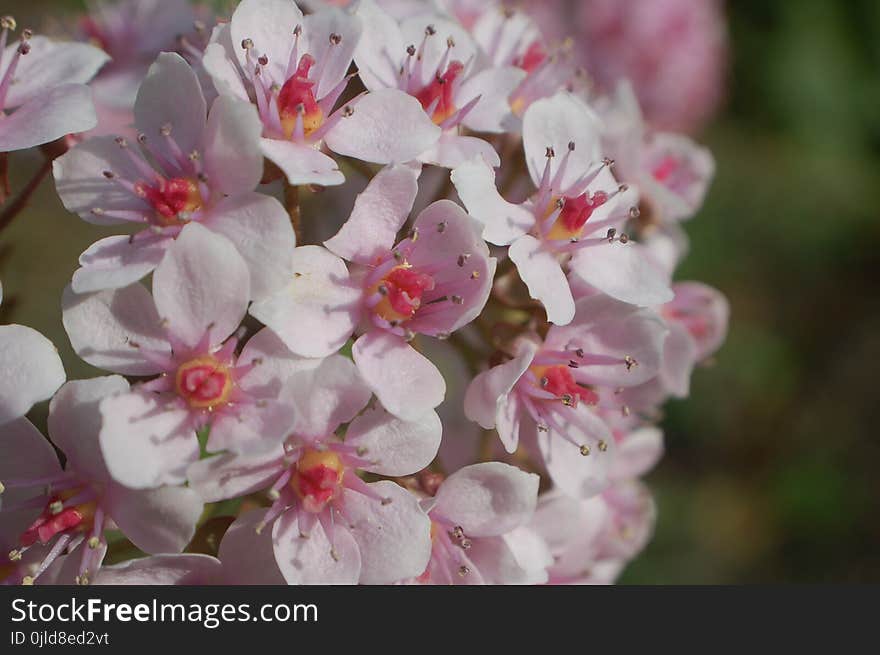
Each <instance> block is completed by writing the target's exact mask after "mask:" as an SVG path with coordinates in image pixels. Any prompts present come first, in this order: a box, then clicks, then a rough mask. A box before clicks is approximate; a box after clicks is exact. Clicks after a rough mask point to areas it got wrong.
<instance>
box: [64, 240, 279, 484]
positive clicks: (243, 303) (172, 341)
mask: <svg viewBox="0 0 880 655" xmlns="http://www.w3.org/2000/svg"><path fill="white" fill-rule="evenodd" d="M248 289H249V279H248V272H247V266H246V265H245V262H244V260H243V259H242V258H241V257H240V256H239V255H238V253H237V252H236V250H235V247H234V246H233V245H232V243H231V242H230V241H229V240H228V239H226V238H225V237H223V236H220V235H218V234H214V233H212V232H210V231H209V230H207V229H206V228H204V227H202V226H201V225H199V224H197V223H192V224H190V225H188V226H186V227H185V228H184V229H183V231H182V232H181V234H180V236H179V237H178V238H177V240H176V241H175V242H174V244H172V245H171V247H170V248H169V249H168V252H167V254H166V256H165V259H163V260H162V263H161V264H160V265H159V266H158V267H157V268H156V271H155V272H154V274H153V296H152V297H150V294H149V293H148V292H147V290H146V289H145V288H144V287H143V286H141V285H140V284H138V283H135V284H132V285H130V286H127V287H124V288H122V289H114V290H108V291H101V292H95V293H91V294H84V295H78V294H75V293H73V291H72V290H71V289H70V288H69V287H68V289H67V291H66V292H65V295H64V299H63V319H64V327H65V329H66V330H67V334H68V336H69V337H70V341H71V344H72V345H73V348H74V350H75V351H76V352H77V354H79V355H80V356H81V357H82V358H83V359H85V360H86V361H87V362H89V363H90V364H92V365H94V366H97V367H99V368H103V369H106V370H109V371H114V372H116V373H122V374H125V375H137V376H158V377H154V378H153V379H151V380H149V381H146V382H142V383H139V384H138V385H136V386H135V387H134V388H132V390H131V391H130V392H128V393H123V394H118V395H115V396H112V397H109V398H106V399H105V400H104V401H103V402H102V403H101V413H102V415H103V417H104V427H103V428H102V430H101V447H102V449H103V453H104V456H105V458H106V460H107V466H108V468H109V469H110V472H111V473H112V474H113V476H114V478H115V479H117V480H118V481H119V482H121V483H123V484H126V485H128V486H130V487H134V488H149V487H155V486H158V485H161V484H178V483H181V482H183V481H184V480H185V479H186V467H187V466H188V465H189V464H190V463H191V462H194V461H196V460H197V459H198V458H199V444H198V441H197V440H196V436H195V432H196V431H197V430H199V429H201V428H203V427H208V426H210V437H209V438H208V442H207V448H208V450H209V451H221V450H226V449H232V450H236V451H240V450H243V449H250V450H257V451H263V452H265V451H266V450H267V449H269V448H272V447H274V446H277V445H278V444H279V443H281V441H282V440H283V439H284V436H285V435H286V432H287V429H288V427H289V426H290V425H291V423H292V420H293V417H292V413H293V412H292V409H291V408H290V407H289V406H288V405H286V404H283V403H280V402H278V401H277V400H276V398H277V394H278V390H277V389H272V388H267V387H265V386H263V385H261V384H260V383H259V381H258V379H257V378H256V377H252V373H253V372H254V371H255V370H256V369H259V368H260V366H261V365H264V364H265V365H267V366H271V362H265V361H264V360H262V358H260V357H257V356H255V355H252V354H250V353H249V350H248V347H247V346H245V348H244V350H242V352H241V354H240V355H238V356H236V348H237V346H238V339H237V338H236V337H231V338H229V337H230V335H231V334H232V333H233V332H235V331H236V329H237V328H238V326H239V323H240V322H241V319H242V318H243V317H244V315H245V311H246V309H247V303H248ZM123 435H124V436H123Z"/></svg>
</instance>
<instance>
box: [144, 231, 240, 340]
mask: <svg viewBox="0 0 880 655" xmlns="http://www.w3.org/2000/svg"><path fill="white" fill-rule="evenodd" d="M250 286H251V283H250V274H249V273H248V269H247V264H246V263H245V261H244V259H242V257H241V255H239V254H238V251H237V250H236V249H235V245H233V243H232V242H231V241H230V240H229V239H227V238H226V237H224V236H222V235H220V234H217V233H215V232H212V231H210V230H209V229H207V228H206V227H204V226H202V225H199V224H198V223H190V224H189V225H187V226H186V227H185V228H183V231H182V232H181V233H180V236H178V237H177V240H176V241H175V242H174V243H173V244H172V245H171V247H170V248H168V251H167V253H166V255H165V259H163V260H162V263H161V264H159V266H158V267H157V268H156V271H155V272H154V273H153V298H154V299H155V302H156V310H157V311H158V312H159V316H160V317H161V318H162V320H165V321H168V329H169V330H170V331H171V332H172V333H173V334H174V335H175V336H176V337H177V338H178V339H180V340H181V341H183V342H184V343H186V344H187V345H189V346H195V345H196V344H197V343H198V342H199V341H200V340H201V339H202V337H203V336H204V335H205V333H206V332H208V331H209V330H210V332H211V339H212V340H211V344H212V345H217V344H219V343H221V342H222V341H223V340H224V339H226V337H228V336H229V335H230V334H232V333H233V332H234V331H235V329H236V328H237V327H238V326H239V324H240V323H241V319H242V318H244V315H245V312H246V311H247V306H248V296H249V295H250Z"/></svg>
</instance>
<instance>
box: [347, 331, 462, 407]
mask: <svg viewBox="0 0 880 655" xmlns="http://www.w3.org/2000/svg"><path fill="white" fill-rule="evenodd" d="M352 356H353V357H354V362H355V364H357V367H358V370H359V371H360V373H361V375H362V376H363V378H364V381H365V382H366V383H367V386H369V387H370V389H372V391H373V393H375V394H376V396H377V397H378V398H379V401H380V402H381V403H382V405H383V406H384V407H385V409H387V410H388V411H389V412H391V413H392V414H394V415H395V416H397V417H399V418H402V419H406V420H416V419H418V418H420V417H422V416H424V415H425V414H427V413H428V412H429V411H431V410H432V409H434V408H435V407H436V406H437V405H439V404H440V403H441V402H443V397H444V395H445V394H446V383H445V382H444V380H443V376H442V375H440V372H439V371H438V370H437V368H436V367H435V366H434V365H433V364H432V363H431V362H430V361H429V360H428V359H427V358H426V357H425V356H424V355H422V354H421V353H419V352H417V351H416V350H415V349H413V348H412V346H410V345H409V344H408V343H406V342H405V341H404V340H403V339H401V338H400V337H397V336H395V335H393V334H389V333H388V332H385V331H384V330H371V331H370V332H367V333H366V334H364V335H362V336H361V337H360V338H359V339H358V340H357V341H355V343H354V347H353V348H352Z"/></svg>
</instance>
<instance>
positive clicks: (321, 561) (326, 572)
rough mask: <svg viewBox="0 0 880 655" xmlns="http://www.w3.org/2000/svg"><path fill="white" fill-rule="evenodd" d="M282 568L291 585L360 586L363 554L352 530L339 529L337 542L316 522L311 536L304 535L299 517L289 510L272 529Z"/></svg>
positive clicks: (277, 556)
mask: <svg viewBox="0 0 880 655" xmlns="http://www.w3.org/2000/svg"><path fill="white" fill-rule="evenodd" d="M272 543H273V545H274V549H275V559H276V561H277V562H278V568H279V569H280V570H281V573H282V575H284V578H285V580H287V584H333V585H341V584H349V585H353V584H357V582H358V577H359V575H360V572H361V554H360V551H359V549H358V545H357V543H355V540H354V539H352V536H351V534H349V532H348V530H346V529H345V528H343V527H342V526H337V527H336V528H335V529H334V531H333V540H332V542H331V540H330V539H329V538H328V536H327V534H326V533H325V532H324V528H323V527H322V526H321V523H320V522H319V521H316V522H315V524H314V526H313V527H312V529H311V530H310V531H309V533H308V534H307V535H303V534H302V533H301V531H300V527H299V521H298V513H297V512H296V511H295V510H292V509H291V510H288V511H286V512H285V513H284V514H282V515H281V517H280V518H279V519H278V520H277V521H275V524H274V525H273V526H272Z"/></svg>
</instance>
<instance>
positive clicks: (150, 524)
mask: <svg viewBox="0 0 880 655" xmlns="http://www.w3.org/2000/svg"><path fill="white" fill-rule="evenodd" d="M105 502H106V503H107V511H108V514H109V515H110V517H111V518H112V519H113V522H114V523H116V525H118V526H119V529H120V530H122V532H123V534H125V536H126V537H128V538H129V539H130V540H131V542H132V543H133V544H134V545H135V546H137V547H138V548H140V549H141V550H142V551H144V552H145V553H150V554H158V553H179V552H180V551H182V550H183V549H184V548H185V547H186V545H187V544H188V543H189V541H190V539H192V537H193V534H194V533H195V529H196V523H197V522H198V520H199V517H200V516H201V515H202V500H201V498H199V495H198V494H197V493H196V492H195V491H193V490H192V489H189V488H187V487H161V488H159V489H149V490H146V491H135V490H132V489H126V488H125V487H122V486H120V485H113V486H112V487H110V488H109V489H108V490H107V493H106V495H105Z"/></svg>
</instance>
